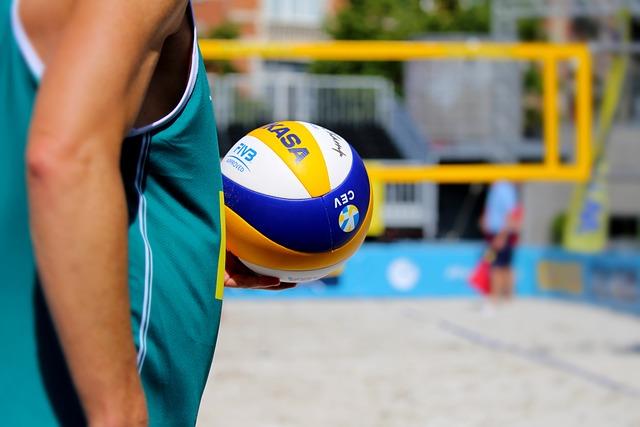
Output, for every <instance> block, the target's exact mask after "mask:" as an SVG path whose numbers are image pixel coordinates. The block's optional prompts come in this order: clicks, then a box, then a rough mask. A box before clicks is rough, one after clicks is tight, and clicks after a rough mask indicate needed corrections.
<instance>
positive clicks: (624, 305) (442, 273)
mask: <svg viewBox="0 0 640 427" xmlns="http://www.w3.org/2000/svg"><path fill="white" fill-rule="evenodd" d="M482 250H483V246H482V245H481V244H469V243H384V244H383V243H368V244H365V245H364V246H363V247H362V248H361V249H360V250H359V251H358V252H357V253H356V254H355V255H354V256H353V258H351V259H350V260H349V262H348V263H347V266H346V268H345V270H344V271H343V273H342V274H341V275H340V276H339V277H338V278H336V279H329V280H325V281H321V282H314V283H308V284H301V285H299V286H298V287H297V288H295V289H291V290H287V291H282V292H269V291H246V290H236V289H226V290H225V296H226V297H228V298H244V299H246V298H252V299H255V298H279V299H282V298H318V297H324V298H378V297H408V298H411V297H432V298H433V297H436V298H437V297H473V296H476V295H477V293H476V292H475V291H474V289H473V288H471V287H470V286H469V285H468V281H467V280H468V276H469V274H470V273H471V271H472V270H473V268H474V266H475V265H476V263H477V262H478V259H479V258H480V255H481V254H482ZM514 262H515V271H516V277H517V285H516V288H517V294H518V295H520V296H539V297H554V298H566V299H570V300H576V301H585V302H590V303H596V304H603V305H606V306H610V307H613V308H616V309H622V310H628V311H633V312H637V313H640V254H637V253H616V252H607V253H603V254H598V255H589V256H588V255H580V254H573V253H569V252H566V251H563V250H561V249H556V248H539V247H526V246H525V247H521V248H519V249H518V251H517V252H516V257H515V261H514ZM545 268H546V270H544V269H545ZM543 271H546V272H547V274H545V273H544V272H543ZM549 272H550V273H549ZM543 276H544V277H545V279H543V280H542V282H543V284H544V286H545V287H544V288H542V287H541V281H540V280H541V278H542V277H543ZM569 285H570V286H569ZM568 287H570V288H571V289H567V288H568Z"/></svg>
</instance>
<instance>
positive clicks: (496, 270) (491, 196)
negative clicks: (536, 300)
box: [481, 181, 522, 303]
mask: <svg viewBox="0 0 640 427" xmlns="http://www.w3.org/2000/svg"><path fill="white" fill-rule="evenodd" d="M521 222H522V206H521V204H520V202H519V196H518V188H517V186H516V185H515V184H514V183H512V182H509V181H496V182H494V183H492V184H491V186H490V187H489V191H488V193H487V198H486V202H485V208H484V212H483V215H482V219H481V228H482V231H483V233H484V234H485V236H486V238H487V245H488V248H487V254H486V255H485V256H486V257H487V259H488V261H489V262H490V296H491V299H492V300H493V302H495V303H497V302H499V301H501V300H508V299H510V298H511V297H512V296H513V293H514V281H515V277H514V273H513V267H512V263H513V254H514V251H515V247H516V245H517V242H518V237H519V234H520V228H521Z"/></svg>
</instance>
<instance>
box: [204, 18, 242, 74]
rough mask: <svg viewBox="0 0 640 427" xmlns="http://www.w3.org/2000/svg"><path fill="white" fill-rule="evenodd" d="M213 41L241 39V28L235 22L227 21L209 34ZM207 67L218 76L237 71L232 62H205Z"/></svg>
mask: <svg viewBox="0 0 640 427" xmlns="http://www.w3.org/2000/svg"><path fill="white" fill-rule="evenodd" d="M207 36H208V37H209V38H212V39H224V40H231V39H237V38H238V37H240V27H239V26H238V24H236V23H235V22H230V21H225V22H223V23H221V24H220V25H218V26H216V27H214V28H212V29H211V31H209V33H208V34H207ZM205 67H206V68H207V70H208V71H211V72H213V73H216V74H228V73H235V72H236V69H235V67H234V66H233V64H232V63H231V62H230V61H221V60H214V61H205Z"/></svg>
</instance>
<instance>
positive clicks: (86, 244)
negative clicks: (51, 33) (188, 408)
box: [27, 0, 186, 426]
mask: <svg viewBox="0 0 640 427" xmlns="http://www.w3.org/2000/svg"><path fill="white" fill-rule="evenodd" d="M185 4H186V3H185V1H178V0H156V1H154V2H149V1H147V0H110V1H100V0H86V1H85V0H83V1H78V2H76V6H75V9H74V11H73V12H72V16H71V18H70V21H69V22H68V24H67V26H66V29H65V31H64V33H63V35H62V38H61V40H60V43H59V44H58V46H57V48H56V51H55V53H54V54H53V55H49V56H48V57H49V58H51V60H50V62H49V63H48V64H47V70H46V72H45V74H44V77H43V80H42V85H41V88H40V91H39V95H38V98H37V101H36V106H35V111H34V116H33V120H32V124H31V133H30V137H29V145H28V151H27V168H28V186H29V201H30V213H31V226H32V235H33V241H34V246H35V253H36V259H37V263H38V268H39V273H40V276H41V279H42V286H43V289H44V293H45V297H46V300H47V304H48V307H49V310H50V312H51V315H52V317H53V321H54V324H55V326H56V330H57V332H58V335H59V338H60V341H61V344H62V347H63V351H64V354H65V357H66V360H67V363H68V365H69V368H70V371H71V376H72V379H73V381H74V384H75V387H76V390H77V391H78V394H79V397H80V400H81V402H82V405H83V408H84V411H85V414H86V416H87V420H88V422H89V424H90V425H93V426H103V425H109V426H111V425H144V424H146V407H145V401H144V394H143V391H142V386H141V384H140V380H139V377H138V375H137V369H136V355H135V348H134V344H133V336H132V331H131V324H130V315H129V299H128V290H127V236H126V230H127V217H126V212H127V211H126V204H125V196H124V189H123V185H122V181H121V177H120V169H119V161H120V152H121V145H122V139H123V137H124V135H125V134H126V132H127V130H128V129H129V128H130V127H131V125H132V124H133V122H134V121H135V118H136V116H137V114H138V111H139V109H140V105H141V102H142V100H143V97H144V93H145V91H146V88H147V86H148V84H149V80H150V78H151V76H152V74H153V70H154V67H155V64H156V63H157V60H158V57H159V53H160V50H161V48H162V43H163V41H164V39H165V38H166V36H167V35H169V34H170V33H171V32H172V31H173V30H174V29H175V28H177V26H178V24H179V23H180V20H181V18H182V16H183V14H184V7H185Z"/></svg>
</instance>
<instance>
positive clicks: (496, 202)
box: [484, 181, 518, 234]
mask: <svg viewBox="0 0 640 427" xmlns="http://www.w3.org/2000/svg"><path fill="white" fill-rule="evenodd" d="M517 205H518V193H517V190H516V186H515V185H514V184H513V183H511V182H509V181H496V182H494V183H493V184H492V185H491V187H489V193H488V194H487V201H486V204H485V212H484V214H485V224H486V227H487V231H488V232H489V233H491V234H497V233H499V232H500V231H502V230H503V229H504V228H505V227H506V226H507V220H508V219H509V215H510V214H511V212H513V210H514V209H515V208H516V207H517Z"/></svg>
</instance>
